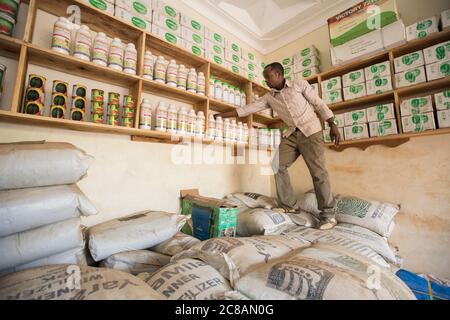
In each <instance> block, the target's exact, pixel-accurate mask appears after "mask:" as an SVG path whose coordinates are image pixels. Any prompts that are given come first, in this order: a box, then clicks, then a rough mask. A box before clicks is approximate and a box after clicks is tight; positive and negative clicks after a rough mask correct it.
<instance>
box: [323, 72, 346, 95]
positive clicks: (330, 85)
mask: <svg viewBox="0 0 450 320" xmlns="http://www.w3.org/2000/svg"><path fill="white" fill-rule="evenodd" d="M321 87H322V93H323V92H326V91H332V90H337V89H342V79H341V76H337V77H333V78H330V79H328V80H323V81H322V83H321Z"/></svg>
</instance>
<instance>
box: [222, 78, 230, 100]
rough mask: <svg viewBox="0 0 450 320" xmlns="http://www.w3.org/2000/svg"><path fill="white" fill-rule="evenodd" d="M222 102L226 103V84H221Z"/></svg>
mask: <svg viewBox="0 0 450 320" xmlns="http://www.w3.org/2000/svg"><path fill="white" fill-rule="evenodd" d="M222 90H223V92H222V101H223V102H225V103H228V95H229V87H228V83H225V82H222Z"/></svg>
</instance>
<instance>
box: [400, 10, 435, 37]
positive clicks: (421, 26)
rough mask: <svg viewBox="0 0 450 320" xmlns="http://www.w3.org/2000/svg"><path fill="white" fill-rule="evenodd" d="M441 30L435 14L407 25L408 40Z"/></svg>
mask: <svg viewBox="0 0 450 320" xmlns="http://www.w3.org/2000/svg"><path fill="white" fill-rule="evenodd" d="M434 32H439V29H438V20H437V19H436V17H435V16H433V17H430V18H427V19H425V20H421V21H418V22H416V23H414V24H412V25H409V26H407V27H406V40H408V41H411V40H414V39H418V38H424V37H426V36H427V35H429V34H432V33H434Z"/></svg>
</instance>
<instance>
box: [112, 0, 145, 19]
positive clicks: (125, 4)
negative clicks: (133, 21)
mask: <svg viewBox="0 0 450 320" xmlns="http://www.w3.org/2000/svg"><path fill="white" fill-rule="evenodd" d="M115 4H116V10H117V7H119V8H122V9H124V10H126V11H128V12H129V13H131V14H132V15H133V16H137V17H140V18H142V19H144V20H146V21H149V22H150V23H151V22H152V4H151V1H148V0H147V1H145V0H115Z"/></svg>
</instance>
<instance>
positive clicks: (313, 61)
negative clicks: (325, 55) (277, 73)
mask: <svg viewBox="0 0 450 320" xmlns="http://www.w3.org/2000/svg"><path fill="white" fill-rule="evenodd" d="M318 66H320V60H319V58H318V57H317V56H311V57H309V58H306V59H305V60H302V61H299V62H297V63H295V64H294V72H295V73H298V72H301V71H303V70H306V69H310V68H313V67H318Z"/></svg>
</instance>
